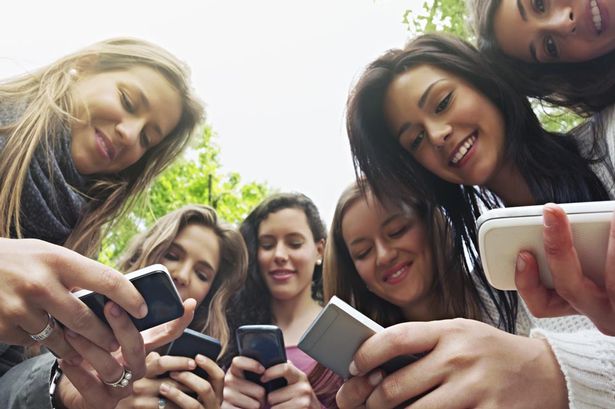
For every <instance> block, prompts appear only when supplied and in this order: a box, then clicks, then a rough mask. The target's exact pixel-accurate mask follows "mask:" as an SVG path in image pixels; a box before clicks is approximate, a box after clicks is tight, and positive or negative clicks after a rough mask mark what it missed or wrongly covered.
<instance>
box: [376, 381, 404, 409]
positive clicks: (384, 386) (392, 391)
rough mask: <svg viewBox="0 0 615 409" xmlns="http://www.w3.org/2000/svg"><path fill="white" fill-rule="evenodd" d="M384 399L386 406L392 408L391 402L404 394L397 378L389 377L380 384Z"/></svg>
mask: <svg viewBox="0 0 615 409" xmlns="http://www.w3.org/2000/svg"><path fill="white" fill-rule="evenodd" d="M380 388H381V392H382V399H383V402H385V406H387V407H388V406H391V402H393V401H394V400H395V398H396V397H397V396H399V395H400V393H401V392H402V388H401V385H400V383H399V381H398V380H397V379H396V378H395V377H390V376H389V377H387V378H385V379H384V380H383V381H382V382H381V384H380Z"/></svg>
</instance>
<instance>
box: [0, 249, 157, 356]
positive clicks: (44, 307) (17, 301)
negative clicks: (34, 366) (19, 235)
mask: <svg viewBox="0 0 615 409" xmlns="http://www.w3.org/2000/svg"><path fill="white" fill-rule="evenodd" d="M0 260H2V265H1V266H0V279H1V281H2V286H0V299H1V300H2V303H0V342H4V343H9V344H17V345H30V344H32V343H33V340H32V339H31V338H30V336H29V334H36V333H38V332H40V331H41V330H42V329H43V328H45V327H46V325H47V323H48V315H47V314H48V313H49V314H51V316H53V317H55V319H56V320H58V321H60V322H61V323H63V324H64V325H65V326H66V327H67V328H69V329H70V330H72V331H74V332H75V333H77V334H80V335H82V336H83V337H84V338H85V339H87V340H89V342H91V343H93V345H97V346H98V347H100V348H102V349H104V350H106V351H108V352H110V351H113V350H116V349H117V348H118V343H117V340H116V339H115V337H114V335H113V333H112V332H111V330H110V329H109V327H107V326H106V325H105V324H103V323H102V322H101V321H100V320H99V319H98V318H97V317H96V316H95V315H94V313H93V312H92V311H91V310H90V309H89V308H88V307H87V306H86V305H85V304H84V303H82V302H81V301H79V300H78V299H77V298H75V297H74V296H73V295H71V290H73V289H75V288H87V289H90V290H93V291H96V292H98V293H101V294H104V295H106V296H107V297H109V299H111V300H114V301H115V302H116V303H117V304H119V305H120V306H121V307H122V308H124V309H125V310H126V311H128V312H129V313H130V314H131V315H133V316H134V317H137V318H143V317H144V316H145V315H146V314H147V306H146V304H145V301H144V300H143V298H142V297H141V295H140V294H139V292H138V291H137V290H136V288H135V287H134V286H133V285H132V284H131V283H130V282H129V281H128V280H127V279H126V278H125V277H124V275H122V274H120V273H119V272H117V271H115V270H113V269H112V268H110V267H107V266H105V265H103V264H100V263H98V262H96V261H94V260H91V259H89V258H87V257H83V256H81V255H79V254H77V253H75V252H74V251H71V250H68V249H66V248H64V247H61V246H56V245H53V244H50V243H46V242H44V241H41V240H31V239H5V238H0ZM42 343H43V344H44V345H45V346H47V348H49V349H50V350H52V351H53V352H54V354H55V355H56V356H59V357H61V358H64V359H69V360H73V362H78V360H79V357H78V355H77V354H76V352H75V351H74V350H73V348H72V347H71V346H70V344H69V343H67V342H66V340H65V337H64V333H63V329H62V328H61V326H59V325H56V326H55V328H54V330H53V331H52V333H51V335H50V336H49V337H48V338H47V339H46V340H45V341H43V342H42Z"/></svg>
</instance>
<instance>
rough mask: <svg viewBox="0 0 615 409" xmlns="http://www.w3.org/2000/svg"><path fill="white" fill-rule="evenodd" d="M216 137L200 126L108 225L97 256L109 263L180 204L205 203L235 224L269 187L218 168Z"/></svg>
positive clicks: (263, 195)
mask: <svg viewBox="0 0 615 409" xmlns="http://www.w3.org/2000/svg"><path fill="white" fill-rule="evenodd" d="M215 137H216V135H215V134H214V133H213V132H212V130H211V128H210V127H209V126H204V127H203V129H202V131H199V137H198V138H196V139H197V140H196V141H195V142H196V145H195V146H193V147H192V148H191V149H189V150H188V151H187V152H186V153H185V154H184V156H183V157H182V158H181V159H179V160H178V161H176V162H175V163H173V164H172V165H171V166H169V167H168V168H167V169H166V170H165V171H164V172H163V173H162V174H160V176H158V178H156V180H155V181H154V182H153V184H152V186H151V187H150V189H149V191H148V193H147V195H146V196H145V197H142V198H139V200H137V203H136V206H135V207H134V209H133V210H132V211H131V212H130V213H128V214H126V215H125V216H124V217H122V218H121V219H120V220H118V221H117V222H115V223H113V225H112V226H110V227H111V228H110V232H109V233H108V234H107V235H106V237H105V239H104V241H103V247H102V250H101V252H100V254H99V260H100V261H101V262H103V263H105V264H114V263H115V262H116V261H117V257H118V256H119V255H120V254H121V253H122V252H123V251H124V249H125V247H126V245H127V243H128V242H129V240H130V239H131V238H132V237H133V236H134V235H135V234H136V233H138V232H140V231H143V230H144V229H146V228H148V227H149V226H151V225H152V224H153V223H154V222H155V221H156V220H158V219H159V218H160V217H161V216H164V215H165V214H167V213H168V212H170V211H172V210H175V209H177V208H179V207H181V206H183V205H185V204H190V203H199V204H208V205H210V206H212V207H214V208H215V209H216V211H217V212H218V215H219V216H220V217H221V218H222V219H224V220H226V221H227V222H229V223H233V224H238V223H240V222H241V221H242V220H243V219H244V218H245V217H246V216H247V214H248V212H249V211H250V210H252V208H253V207H255V206H256V205H257V204H258V203H259V202H260V201H261V200H262V199H263V198H264V197H265V196H267V195H268V194H269V193H270V190H271V189H270V188H269V187H268V186H267V185H266V184H263V183H256V182H251V183H242V182H241V176H240V175H239V174H238V173H237V172H230V173H226V174H223V173H222V172H221V170H220V167H221V164H220V160H219V157H218V156H219V153H220V148H219V146H218V145H217V144H216V142H215Z"/></svg>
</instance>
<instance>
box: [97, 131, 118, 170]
mask: <svg viewBox="0 0 615 409" xmlns="http://www.w3.org/2000/svg"><path fill="white" fill-rule="evenodd" d="M94 138H95V140H96V149H97V150H98V153H100V154H101V156H103V157H104V158H105V159H107V160H108V161H109V162H111V161H113V159H115V156H116V153H117V152H116V150H115V147H114V146H113V144H112V143H111V141H110V140H109V138H108V137H107V135H105V133H104V132H102V131H101V130H100V129H98V128H94Z"/></svg>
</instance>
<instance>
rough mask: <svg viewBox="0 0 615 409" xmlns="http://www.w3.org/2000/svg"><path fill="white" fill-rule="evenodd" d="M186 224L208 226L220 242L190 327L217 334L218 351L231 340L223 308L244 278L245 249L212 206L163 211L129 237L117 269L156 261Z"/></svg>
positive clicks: (211, 334)
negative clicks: (211, 275) (210, 278)
mask: <svg viewBox="0 0 615 409" xmlns="http://www.w3.org/2000/svg"><path fill="white" fill-rule="evenodd" d="M189 225H197V226H203V227H205V228H208V229H211V230H212V231H213V233H214V234H215V235H216V237H217V238H218V243H219V245H220V265H219V267H218V271H217V272H216V276H215V278H214V281H213V283H212V285H211V287H210V289H209V291H208V293H207V295H206V296H205V298H204V299H203V301H202V302H201V303H200V304H199V305H198V306H197V310H196V312H195V315H194V319H193V320H192V323H191V324H190V328H192V329H194V330H196V331H200V332H202V333H204V334H207V335H210V336H212V337H215V338H218V339H219V340H220V343H221V344H222V351H221V353H220V355H222V354H224V353H225V352H226V348H227V345H228V344H229V341H230V340H231V333H230V330H229V326H228V323H227V321H226V313H227V308H228V306H229V302H230V299H231V297H232V296H233V295H234V294H235V293H236V292H237V291H239V290H240V289H241V287H242V286H243V284H244V282H245V279H246V271H247V266H248V252H247V250H246V246H245V243H244V241H243V238H242V236H241V234H240V233H239V232H238V231H237V230H235V229H234V228H232V227H231V226H229V225H227V224H226V223H224V222H222V221H221V220H220V219H219V218H218V216H217V214H216V211H215V210H214V209H213V208H211V207H209V206H204V205H187V206H183V207H181V208H179V209H177V210H175V211H173V212H171V213H168V214H166V215H165V216H163V217H162V218H160V219H159V220H158V221H157V222H156V223H155V224H154V225H153V226H152V227H150V228H149V229H148V230H147V231H145V232H143V233H141V234H139V235H137V236H135V237H134V238H133V240H132V241H131V244H130V246H129V248H128V249H127V250H126V252H125V253H124V254H123V255H122V258H121V260H120V262H119V269H120V271H124V272H130V271H134V270H138V269H140V268H143V267H145V266H148V265H151V264H155V263H159V262H160V260H162V258H163V256H164V254H165V253H166V252H167V251H168V249H169V248H170V247H171V245H172V244H173V241H174V240H175V238H176V237H177V236H178V235H179V234H180V232H181V231H182V229H184V228H185V227H186V226H189Z"/></svg>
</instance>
